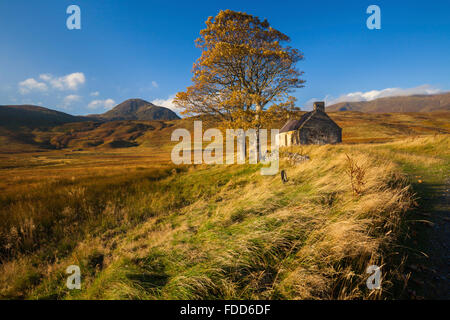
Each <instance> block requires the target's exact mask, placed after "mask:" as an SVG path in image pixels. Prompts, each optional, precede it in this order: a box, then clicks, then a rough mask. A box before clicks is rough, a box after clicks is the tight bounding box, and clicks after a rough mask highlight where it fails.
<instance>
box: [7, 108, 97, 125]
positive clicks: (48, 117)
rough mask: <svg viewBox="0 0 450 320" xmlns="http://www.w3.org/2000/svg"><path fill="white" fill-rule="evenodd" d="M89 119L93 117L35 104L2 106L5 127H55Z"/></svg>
mask: <svg viewBox="0 0 450 320" xmlns="http://www.w3.org/2000/svg"><path fill="white" fill-rule="evenodd" d="M88 120H91V119H89V118H87V117H80V116H72V115H70V114H67V113H64V112H60V111H55V110H51V109H47V108H44V107H39V106H33V105H6V106H0V126H3V127H10V128H11V127H21V126H25V127H28V128H36V127H53V126H57V125H61V124H64V123H70V122H80V121H88Z"/></svg>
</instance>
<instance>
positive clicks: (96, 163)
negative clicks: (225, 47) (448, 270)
mask: <svg viewBox="0 0 450 320" xmlns="http://www.w3.org/2000/svg"><path fill="white" fill-rule="evenodd" d="M353 114H354V115H353ZM332 116H333V115H332ZM352 116H353V117H356V119H357V120H354V121H353V122H352V121H351V120H350V119H351V117H352ZM388 118H390V119H391V120H390V121H391V122H390V123H389V122H388V120H387V119H388ZM335 119H336V121H337V122H338V123H339V124H340V125H341V126H343V128H344V144H341V145H335V146H303V147H294V148H293V149H292V150H285V151H295V152H298V153H302V154H307V155H309V157H310V160H309V161H306V162H304V163H302V164H299V165H292V164H290V163H289V162H288V161H285V160H283V161H282V162H281V164H280V169H284V170H286V172H287V174H288V177H289V181H288V182H287V183H284V184H283V183H282V182H281V180H280V178H279V176H278V175H277V176H261V175H260V173H259V169H260V166H259V165H228V166H225V165H221V166H207V165H196V166H181V167H175V166H173V165H172V164H171V163H170V161H169V160H170V159H169V157H170V155H169V152H168V151H170V144H169V143H168V139H169V138H168V137H170V132H171V131H172V130H173V128H174V127H175V125H169V126H167V125H162V126H161V127H158V128H156V129H155V130H150V131H146V132H144V133H143V134H142V135H139V137H137V138H136V141H137V142H138V144H139V146H138V147H131V148H119V149H117V148H109V147H107V146H104V147H92V148H86V147H83V148H82V150H78V149H74V148H72V147H73V146H77V147H78V144H77V143H78V142H77V141H78V140H74V142H72V143H74V144H72V145H70V144H69V147H67V148H64V149H62V150H48V151H42V150H39V152H36V151H32V150H30V151H29V152H28V153H23V152H22V153H18V152H11V151H12V147H11V146H10V150H9V152H8V153H7V151H6V150H5V152H4V153H3V154H1V156H0V181H1V182H0V190H1V196H0V221H1V222H0V257H1V264H0V297H1V298H3V299H8V298H18V299H24V298H27V299H183V298H186V299H207V298H209V299H218V298H224V299H354V298H363V299H380V298H398V297H405V295H406V296H408V297H411V296H412V294H411V293H410V292H409V291H411V290H413V291H414V292H415V295H416V296H420V295H426V294H427V293H426V292H423V293H422V292H419V291H418V290H419V289H418V288H416V287H420V285H417V284H416V287H414V283H412V284H411V281H408V279H409V278H411V277H413V278H414V277H415V275H414V272H411V270H409V269H408V265H410V264H412V263H415V264H417V262H416V261H415V260H414V259H420V256H421V255H420V254H416V253H417V252H419V251H421V250H427V248H426V245H425V243H426V240H427V239H428V237H429V234H428V233H427V232H428V231H427V230H428V229H426V228H425V229H424V230H422V229H420V228H422V225H423V223H417V221H419V220H426V219H424V218H423V217H422V218H420V219H419V218H418V215H420V212H419V211H418V210H417V206H418V205H419V206H420V205H421V202H420V199H419V198H421V197H420V196H421V195H422V194H425V191H429V190H430V188H431V187H432V186H435V185H441V186H442V185H445V184H446V183H447V180H448V172H449V169H450V168H449V162H450V161H449V157H450V156H449V152H448V150H449V135H448V134H442V133H446V132H448V128H449V127H448V123H449V122H448V121H449V119H448V114H447V116H435V115H433V116H432V115H430V114H428V115H426V114H403V115H393V116H389V115H386V114H384V115H376V116H373V117H372V115H370V116H369V115H365V114H357V113H342V114H339V115H337V116H336V117H335ZM420 119H422V120H420ZM183 121H184V120H183ZM370 124H372V127H370V128H372V129H371V130H369V129H368V128H369V125H370ZM176 126H181V124H178V125H176ZM155 127H156V126H155ZM58 130H60V129H58ZM90 138H91V137H90ZM81 139H84V138H81ZM105 141H106V140H105ZM380 141H383V143H373V142H380ZM84 142H85V141H84ZM84 142H83V143H84ZM16 151H17V150H16ZM352 168H353V169H354V170H356V171H358V170H359V172H360V174H359V176H358V177H357V178H355V177H354V178H353V179H352V178H351V176H350V175H349V170H351V169H352ZM414 208H415V209H414ZM430 210H432V209H430ZM430 212H431V214H432V213H433V211H428V213H430ZM415 236H417V238H414V237H415ZM414 241H416V242H418V244H420V245H423V248H419V249H420V250H419V249H417V250H415V251H414V250H409V249H408V248H411V247H413V246H415V244H414ZM405 247H407V248H406V249H404V248H405ZM416 247H417V246H416ZM416 256H417V257H416ZM411 259H412V260H414V262H409V261H410V260H411ZM421 263H422V264H423V262H421ZM74 264H75V265H79V266H80V268H81V272H82V290H68V289H67V288H66V285H65V281H66V278H67V276H68V275H67V274H66V273H65V269H66V268H67V266H69V265H74ZM371 264H375V265H379V266H382V270H383V283H382V290H377V291H370V290H368V289H367V288H366V285H365V281H366V279H367V277H368V274H366V272H365V269H366V268H367V266H368V265H371Z"/></svg>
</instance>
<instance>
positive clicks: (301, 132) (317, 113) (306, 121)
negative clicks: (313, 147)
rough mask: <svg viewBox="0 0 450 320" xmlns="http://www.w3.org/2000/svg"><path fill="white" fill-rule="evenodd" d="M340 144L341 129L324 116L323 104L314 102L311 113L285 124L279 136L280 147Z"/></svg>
mask: <svg viewBox="0 0 450 320" xmlns="http://www.w3.org/2000/svg"><path fill="white" fill-rule="evenodd" d="M340 142H342V129H341V128H340V127H339V126H338V125H337V124H336V122H334V121H333V120H332V119H331V118H330V117H329V116H328V115H327V114H326V112H325V103H324V102H314V110H313V111H311V112H307V113H305V114H304V115H302V116H301V117H300V119H299V120H295V119H291V120H289V121H288V122H286V124H285V125H284V126H283V127H282V128H281V129H280V134H279V143H280V147H287V146H291V145H298V144H334V143H340Z"/></svg>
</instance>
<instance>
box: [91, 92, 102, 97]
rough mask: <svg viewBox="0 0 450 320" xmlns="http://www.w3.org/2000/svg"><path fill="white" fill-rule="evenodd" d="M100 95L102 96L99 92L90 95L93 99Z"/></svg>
mask: <svg viewBox="0 0 450 320" xmlns="http://www.w3.org/2000/svg"><path fill="white" fill-rule="evenodd" d="M99 95H100V92H98V91H94V92H91V94H90V96H91V97H98V96H99Z"/></svg>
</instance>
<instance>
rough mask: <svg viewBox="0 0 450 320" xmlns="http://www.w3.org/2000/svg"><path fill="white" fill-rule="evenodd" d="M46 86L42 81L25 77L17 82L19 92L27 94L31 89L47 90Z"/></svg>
mask: <svg viewBox="0 0 450 320" xmlns="http://www.w3.org/2000/svg"><path fill="white" fill-rule="evenodd" d="M47 90H48V87H47V85H46V84H45V83H44V82H39V81H36V80H35V79H33V78H29V79H26V80H24V81H22V82H19V92H20V93H21V94H27V93H30V92H31V91H40V92H44V91H47Z"/></svg>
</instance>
